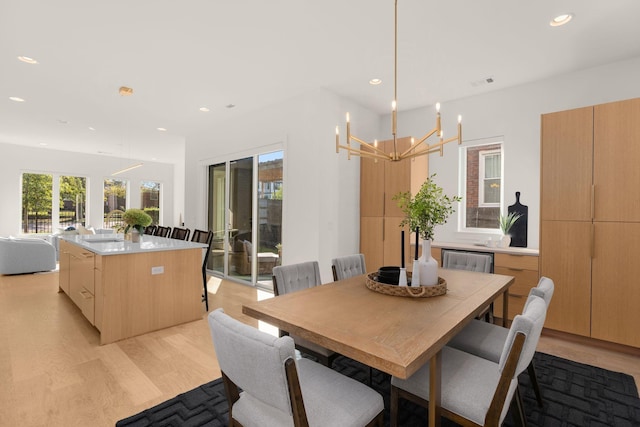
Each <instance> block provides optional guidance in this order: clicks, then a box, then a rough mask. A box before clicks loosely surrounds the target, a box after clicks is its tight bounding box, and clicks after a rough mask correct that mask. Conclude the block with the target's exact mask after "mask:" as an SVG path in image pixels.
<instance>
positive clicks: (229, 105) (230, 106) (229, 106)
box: [226, 104, 235, 108]
mask: <svg viewBox="0 0 640 427" xmlns="http://www.w3.org/2000/svg"><path fill="white" fill-rule="evenodd" d="M226 107H227V108H235V104H227V105H226Z"/></svg>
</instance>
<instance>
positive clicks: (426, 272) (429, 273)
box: [418, 239, 438, 286]
mask: <svg viewBox="0 0 640 427" xmlns="http://www.w3.org/2000/svg"><path fill="white" fill-rule="evenodd" d="M418 264H419V266H420V285H422V286H435V285H437V284H438V262H437V261H436V260H435V259H434V258H433V257H432V256H431V240H429V239H422V256H420V259H419V263H418Z"/></svg>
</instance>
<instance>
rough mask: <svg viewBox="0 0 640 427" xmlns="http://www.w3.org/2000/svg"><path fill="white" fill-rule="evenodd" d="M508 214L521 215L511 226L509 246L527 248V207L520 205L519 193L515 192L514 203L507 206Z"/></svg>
mask: <svg viewBox="0 0 640 427" xmlns="http://www.w3.org/2000/svg"><path fill="white" fill-rule="evenodd" d="M508 212H509V213H512V212H515V213H519V214H520V215H522V216H521V217H520V218H518V220H517V221H516V222H515V223H514V224H513V226H512V227H511V230H510V231H509V234H510V235H511V244H510V245H509V246H513V247H516V248H526V247H527V225H528V218H529V207H528V206H525V205H523V204H522V203H520V192H519V191H516V202H515V203H514V204H513V205H511V206H509V208H508Z"/></svg>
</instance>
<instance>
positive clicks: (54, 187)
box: [19, 170, 90, 235]
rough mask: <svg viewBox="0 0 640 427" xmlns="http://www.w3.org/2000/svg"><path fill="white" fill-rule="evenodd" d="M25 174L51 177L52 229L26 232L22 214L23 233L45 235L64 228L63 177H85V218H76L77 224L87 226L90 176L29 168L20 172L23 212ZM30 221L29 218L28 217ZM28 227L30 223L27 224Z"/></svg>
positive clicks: (21, 230)
mask: <svg viewBox="0 0 640 427" xmlns="http://www.w3.org/2000/svg"><path fill="white" fill-rule="evenodd" d="M25 174H29V175H46V176H50V177H51V206H50V209H51V215H50V218H49V220H50V223H51V226H50V230H49V231H43V232H42V233H32V232H28V231H27V232H26V233H25V232H24V223H23V222H24V217H23V214H21V215H20V227H19V229H20V233H21V234H23V235H43V234H53V233H55V232H56V230H58V229H60V228H62V224H61V223H60V211H61V210H62V209H61V208H62V207H61V206H60V187H61V185H60V184H61V183H60V181H61V179H62V178H63V177H71V178H82V179H84V201H83V203H84V218H76V222H75V223H74V225H75V224H80V225H82V226H83V227H84V226H86V224H87V218H89V215H90V213H89V204H88V200H89V188H90V186H89V177H88V176H86V175H75V174H68V173H60V172H47V171H33V170H32V171H29V170H23V171H22V172H21V173H20V209H21V211H22V212H23V209H24V203H23V196H24V175H25ZM27 221H28V219H27ZM27 228H28V225H27Z"/></svg>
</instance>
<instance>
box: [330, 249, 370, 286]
mask: <svg viewBox="0 0 640 427" xmlns="http://www.w3.org/2000/svg"><path fill="white" fill-rule="evenodd" d="M331 271H332V272H333V281H334V282H335V281H337V280H342V279H348V278H349V277H353V276H360V275H362V274H365V273H366V272H367V267H366V265H365V262H364V255H363V254H355V255H347V256H343V257H338V258H334V259H332V260H331Z"/></svg>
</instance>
